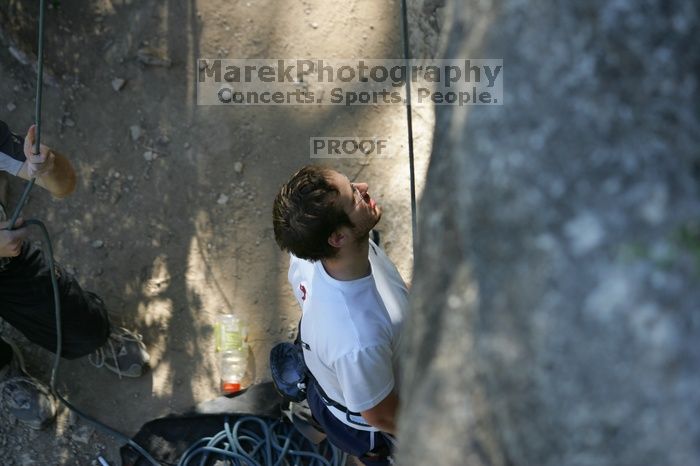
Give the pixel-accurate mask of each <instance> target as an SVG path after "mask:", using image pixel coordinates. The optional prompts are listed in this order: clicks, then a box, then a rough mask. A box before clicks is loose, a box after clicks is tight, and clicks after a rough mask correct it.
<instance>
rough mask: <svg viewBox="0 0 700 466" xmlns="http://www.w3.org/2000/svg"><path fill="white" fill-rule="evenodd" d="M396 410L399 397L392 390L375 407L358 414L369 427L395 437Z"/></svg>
mask: <svg viewBox="0 0 700 466" xmlns="http://www.w3.org/2000/svg"><path fill="white" fill-rule="evenodd" d="M398 408H399V396H398V395H397V394H396V392H395V391H393V390H392V391H391V393H389V395H387V397H386V398H384V399H383V400H382V401H380V402H379V404H378V405H377V406H375V407H374V408H370V409H368V410H366V411H361V412H360V414H362V417H363V418H364V419H365V421H367V423H368V424H370V425H371V426H373V427H376V428H377V429H379V430H381V431H382V432H388V433H390V434H392V435H395V434H396V416H397V413H398Z"/></svg>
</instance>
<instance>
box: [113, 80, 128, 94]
mask: <svg viewBox="0 0 700 466" xmlns="http://www.w3.org/2000/svg"><path fill="white" fill-rule="evenodd" d="M124 84H126V79H122V78H114V79H113V80H112V89H114V90H115V91H116V92H119V91H121V90H122V87H124Z"/></svg>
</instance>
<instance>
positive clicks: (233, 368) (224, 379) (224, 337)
mask: <svg viewBox="0 0 700 466" xmlns="http://www.w3.org/2000/svg"><path fill="white" fill-rule="evenodd" d="M247 336H248V335H247V330H246V328H245V325H244V324H243V322H242V321H241V320H240V319H239V318H238V317H236V316H234V315H233V314H223V315H221V316H220V317H219V321H218V323H217V328H216V337H217V338H216V351H217V352H218V353H219V370H220V374H221V377H220V379H221V391H222V393H235V392H237V391H239V390H240V389H241V381H242V380H243V376H245V373H246V367H247V366H248V344H247V342H246V340H247Z"/></svg>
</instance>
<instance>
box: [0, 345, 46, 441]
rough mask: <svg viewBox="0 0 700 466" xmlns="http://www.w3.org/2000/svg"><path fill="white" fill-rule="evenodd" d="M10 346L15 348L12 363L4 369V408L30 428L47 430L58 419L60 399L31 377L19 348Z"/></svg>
mask: <svg viewBox="0 0 700 466" xmlns="http://www.w3.org/2000/svg"><path fill="white" fill-rule="evenodd" d="M3 340H4V339H3ZM5 341H7V340H5ZM7 344H9V345H10V347H11V348H12V361H10V363H9V364H8V365H7V366H5V367H3V368H0V405H2V406H6V407H7V409H8V410H9V411H10V414H12V415H13V416H14V417H15V418H17V420H18V421H19V422H21V423H22V424H24V425H26V426H27V427H31V428H32V429H43V428H44V427H46V426H47V425H49V424H51V422H53V420H54V418H55V417H56V400H55V399H54V396H53V394H51V392H50V391H49V389H48V387H46V386H45V385H44V384H42V383H41V382H39V381H38V380H36V379H35V378H34V377H32V376H30V375H29V374H27V370H26V369H25V367H24V359H23V358H22V353H20V352H19V349H18V348H17V346H15V344H14V343H12V342H10V341H7Z"/></svg>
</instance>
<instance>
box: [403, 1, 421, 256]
mask: <svg viewBox="0 0 700 466" xmlns="http://www.w3.org/2000/svg"><path fill="white" fill-rule="evenodd" d="M401 43H402V44H403V59H404V63H405V65H406V69H407V70H408V69H410V68H409V64H410V63H409V61H410V59H411V50H410V47H409V44H408V8H407V6H406V0H401ZM406 126H407V127H408V169H409V177H410V187H411V231H412V233H413V260H415V258H416V246H417V243H418V219H417V216H416V215H417V214H416V172H415V166H414V163H413V111H412V108H411V80H410V79H409V78H408V77H407V78H406Z"/></svg>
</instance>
